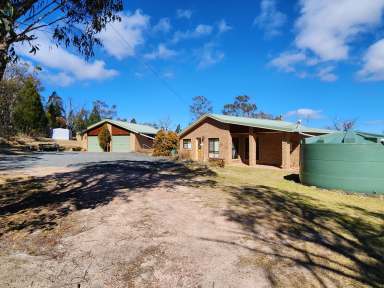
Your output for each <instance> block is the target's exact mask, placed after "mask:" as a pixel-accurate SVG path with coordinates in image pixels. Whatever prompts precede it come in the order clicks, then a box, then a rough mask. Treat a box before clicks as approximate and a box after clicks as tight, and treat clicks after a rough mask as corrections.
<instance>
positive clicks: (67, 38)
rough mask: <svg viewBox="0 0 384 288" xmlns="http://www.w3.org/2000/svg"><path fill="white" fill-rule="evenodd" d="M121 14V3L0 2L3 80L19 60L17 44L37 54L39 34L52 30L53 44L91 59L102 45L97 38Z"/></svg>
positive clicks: (112, 0)
mask: <svg viewBox="0 0 384 288" xmlns="http://www.w3.org/2000/svg"><path fill="white" fill-rule="evenodd" d="M122 10H123V1H122V0H1V1H0V80H1V79H3V76H4V71H5V69H6V66H7V64H8V63H9V62H11V61H16V60H17V59H18V57H17V54H16V51H15V49H14V47H13V45H14V44H15V43H18V42H26V43H28V44H29V46H30V53H36V51H37V50H38V49H39V47H38V37H37V36H36V33H35V32H36V31H38V30H43V29H49V30H50V31H52V33H51V40H52V41H53V42H54V43H56V44H58V45H62V46H65V47H69V46H72V47H74V48H75V49H76V50H77V51H78V52H79V53H80V54H81V55H84V57H85V58H86V59H87V58H89V57H92V56H93V55H94V46H95V45H101V42H100V40H99V39H98V38H97V34H98V33H99V32H100V31H101V30H102V29H104V28H105V26H106V25H107V24H108V23H109V22H113V21H119V20H120V17H119V15H118V13H119V12H120V11H122ZM34 40H36V41H34Z"/></svg>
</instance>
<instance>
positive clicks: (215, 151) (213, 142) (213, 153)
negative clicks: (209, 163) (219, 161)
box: [208, 138, 220, 158]
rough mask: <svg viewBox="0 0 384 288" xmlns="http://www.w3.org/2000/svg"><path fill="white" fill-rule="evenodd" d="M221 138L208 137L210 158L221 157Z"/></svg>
mask: <svg viewBox="0 0 384 288" xmlns="http://www.w3.org/2000/svg"><path fill="white" fill-rule="evenodd" d="M219 143H220V142H219V138H209V139H208V156H209V158H219Z"/></svg>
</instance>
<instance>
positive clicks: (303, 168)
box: [300, 131, 384, 194]
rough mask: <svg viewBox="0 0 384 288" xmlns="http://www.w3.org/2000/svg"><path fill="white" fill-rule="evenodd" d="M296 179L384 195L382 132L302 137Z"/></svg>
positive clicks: (383, 139) (306, 182)
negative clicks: (297, 176)
mask: <svg viewBox="0 0 384 288" xmlns="http://www.w3.org/2000/svg"><path fill="white" fill-rule="evenodd" d="M300 180H301V182H302V183H303V184H305V185H311V186H317V187H321V188H327V189H341V190H345V191H351V192H360V193H368V194H384V135H375V134H368V133H362V132H351V131H350V132H336V133H332V134H328V135H322V136H316V137H311V138H307V139H304V140H303V143H302V145H301V164H300Z"/></svg>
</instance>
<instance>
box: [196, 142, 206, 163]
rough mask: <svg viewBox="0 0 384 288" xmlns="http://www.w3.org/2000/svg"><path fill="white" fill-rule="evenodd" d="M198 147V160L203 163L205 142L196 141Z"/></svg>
mask: <svg viewBox="0 0 384 288" xmlns="http://www.w3.org/2000/svg"><path fill="white" fill-rule="evenodd" d="M196 146H197V160H198V161H203V160H204V158H203V140H202V139H201V138H197V139H196Z"/></svg>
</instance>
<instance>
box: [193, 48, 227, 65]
mask: <svg viewBox="0 0 384 288" xmlns="http://www.w3.org/2000/svg"><path fill="white" fill-rule="evenodd" d="M224 56H225V54H224V53H223V52H222V51H219V50H217V49H216V48H215V44H214V43H207V44H205V45H204V46H203V48H202V49H200V50H199V51H198V53H197V57H198V64H197V68H198V69H205V68H208V67H210V66H213V65H215V64H217V63H219V62H221V61H222V60H223V59H224Z"/></svg>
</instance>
